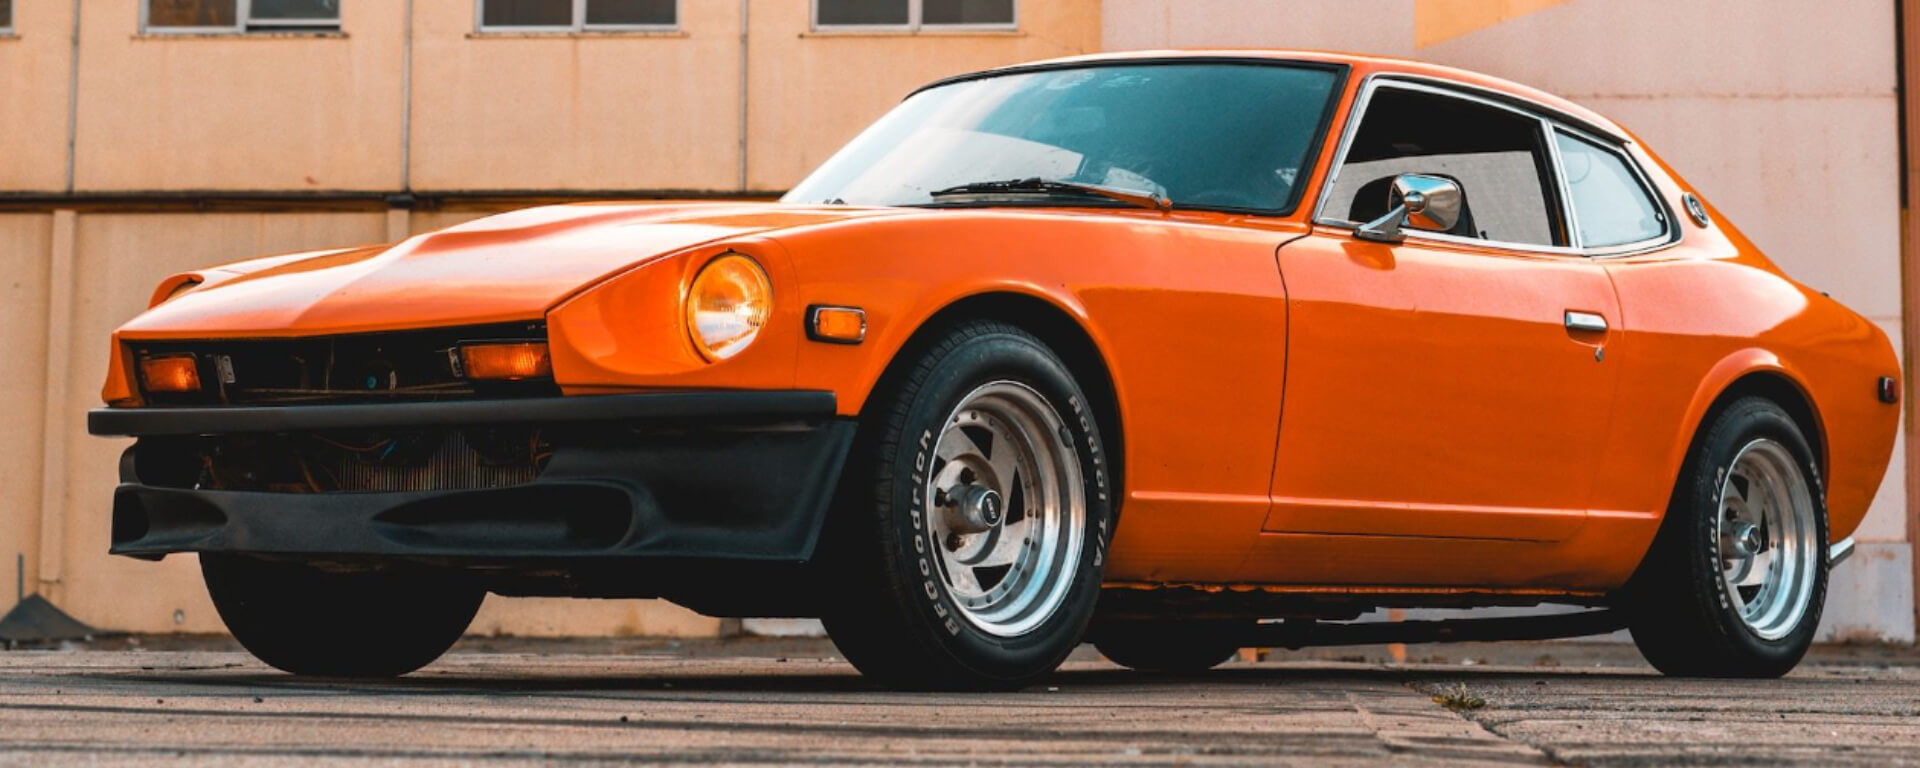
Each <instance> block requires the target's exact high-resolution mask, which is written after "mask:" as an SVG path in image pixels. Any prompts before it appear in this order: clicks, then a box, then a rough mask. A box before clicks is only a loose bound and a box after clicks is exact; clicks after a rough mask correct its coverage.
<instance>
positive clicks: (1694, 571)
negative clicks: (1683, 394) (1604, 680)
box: [1624, 397, 1828, 677]
mask: <svg viewBox="0 0 1920 768" xmlns="http://www.w3.org/2000/svg"><path fill="white" fill-rule="evenodd" d="M1693 451H1694V453H1693V455H1692V456H1690V457H1689V458H1688V461H1687V463H1686V469H1685V474H1684V475H1683V477H1682V478H1681V481H1680V485H1679V487H1678V488H1676V489H1675V491H1674V497H1673V503H1672V505H1671V507H1670V508H1669V509H1668V510H1667V520H1666V521H1665V522H1664V523H1662V524H1661V529H1660V534H1659V536H1658V537H1657V538H1656V539H1655V541H1654V545H1653V548H1652V550H1651V551H1649V552H1648V553H1647V559H1646V561H1645V562H1644V563H1642V564H1641V567H1640V572H1639V573H1637V574H1635V575H1634V579H1633V582H1632V583H1631V584H1629V585H1628V588H1627V590H1626V604H1625V606H1624V607H1626V608H1627V609H1628V615H1629V616H1630V623H1629V625H1628V629H1629V630H1630V631H1631V633H1632V635H1633V641H1634V644H1635V645H1637V646H1638V647H1639V648H1640V652H1641V654H1642V655H1643V656H1645V657H1646V659H1647V661H1648V662H1649V663H1651V664H1652V665H1653V666H1654V667H1655V668H1656V669H1659V670H1660V671H1661V672H1664V673H1666V674H1669V675H1676V676H1695V677H1779V676H1781V675H1784V674H1786V673H1787V672H1788V671H1790V670H1792V669H1793V667H1794V666H1795V665H1797V664H1799V662H1800V658H1801V657H1802V656H1804V655H1805V654H1806V652H1807V648H1808V646H1810V645H1812V644H1813V635H1814V632H1815V631H1816V630H1817V629H1818V628H1819V625H1820V610H1821V607H1822V605H1823V604H1824V603H1825V602H1826V592H1827V565H1828V563H1827V548H1828V543H1827V513H1826V493H1825V489H1824V488H1823V487H1822V486H1821V483H1820V475H1819V472H1818V469H1817V467H1818V465H1816V464H1815V463H1814V461H1813V451H1812V450H1811V448H1810V447H1809V446H1808V444H1807V440H1806V437H1805V436H1804V435H1802V434H1801V432H1800V428H1799V426H1798V425H1796V424H1795V423H1794V421H1793V419H1792V418H1791V417H1790V416H1788V415H1787V413H1786V411H1784V410H1782V409H1781V408H1780V406H1778V405H1775V404H1774V403H1773V402H1771V401H1768V400H1764V399H1760V398H1753V397H1749V398H1744V399H1741V400H1738V401H1735V402H1733V403H1732V404H1730V405H1729V406H1727V408H1726V409H1724V410H1723V411H1721V412H1720V414H1719V415H1718V416H1717V417H1715V419H1714V420H1713V422H1712V423H1711V424H1710V425H1709V426H1708V427H1707V431H1706V432H1705V433H1703V434H1702V435H1701V436H1700V438H1699V440H1698V442H1697V443H1696V444H1695V446H1694V448H1693Z"/></svg>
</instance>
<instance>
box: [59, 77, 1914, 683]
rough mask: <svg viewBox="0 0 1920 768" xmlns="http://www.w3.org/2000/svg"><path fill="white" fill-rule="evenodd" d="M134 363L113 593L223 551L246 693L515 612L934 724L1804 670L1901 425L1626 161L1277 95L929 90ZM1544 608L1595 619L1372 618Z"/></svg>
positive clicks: (1536, 108)
mask: <svg viewBox="0 0 1920 768" xmlns="http://www.w3.org/2000/svg"><path fill="white" fill-rule="evenodd" d="M112 355H113V357H112V365H111V369H110V373H109V375H108V378H107V382H106V387H105V400H106V404H107V407H105V408H102V409H98V410H95V411H94V412H93V413H92V414H91V415H90V421H89V423H90V428H91V430H92V431H93V432H94V433H96V434H100V435H119V436H133V437H136V438H138V439H137V440H136V441H135V442H133V443H132V445H131V446H130V447H129V448H128V449H127V451H126V453H125V457H124V459H123V460H122V462H121V470H120V471H121V484H120V486H119V487H118V489H117V490H115V492H114V496H113V512H112V514H113V525H112V537H113V538H112V551H113V552H115V553H118V554H122V555H129V556H133V557H141V558H151V559H158V558H161V557H164V556H166V555H169V554H174V553H189V552H191V553H197V554H198V556H199V559H200V565H201V568H202V570H203V572H204V574H205V578H206V583H207V587H208V590H209V591H210V593H211V595H212V598H213V602H214V605H215V606H216V607H217V608H218V610H219V613H220V616H221V617H222V618H223V619H224V620H225V622H226V624H227V626H228V627H229V628H230V629H231V630H232V632H233V634H234V636H235V637H237V638H238V639H239V641H240V642H241V643H242V644H243V645H244V646H246V648H247V649H248V650H250V651H251V652H253V653H254V654H255V655H257V656H258V657H259V658H260V659H262V660H264V661H266V662H267V663H268V664H271V665H273V666H276V667H279V668H281V669H284V670H287V671H290V672H294V673H299V674H307V675H330V676H383V675H397V674H404V673H406V672H409V671H411V670H414V669H416V668H418V667H420V666H422V665H425V664H427V663H429V662H431V661H432V660H433V659H435V658H436V657H438V656H439V655H440V654H441V653H443V652H444V651H445V650H446V649H447V648H448V647H449V646H450V645H451V644H452V643H453V642H454V640H455V639H456V638H457V637H459V636H460V634H461V633H462V632H463V631H464V630H465V628H466V627H467V625H468V623H469V622H470V621H471V620H472V618H473V616H474V614H475V611H476V609H477V608H478V606H479V605H480V602H481V598H482V597H483V596H484V595H485V594H487V593H488V592H493V593H497V594H502V595H566V596H579V597H616V598H639V597H663V598H666V599H669V600H672V601H675V602H677V603H680V604H682V605H686V606H689V607H692V608H694V609H696V610H698V611H701V612H704V613H707V614H711V615H715V616H790V617H819V618H821V619H822V620H824V622H825V625H826V628H827V631H828V632H829V633H830V634H831V636H832V639H833V641H834V642H835V643H836V644H837V645H838V647H839V648H840V649H841V650H842V651H843V652H844V654H845V655H846V658H847V659H848V660H849V661H851V662H852V663H853V664H854V665H855V666H856V667H858V668H859V669H860V670H861V671H862V672H864V673H866V674H867V675H870V676H872V677H875V678H878V679H880V680H882V681H884V682H885V683H887V684H890V685H896V686H902V687H913V688H975V689H978V688H996V689H998V688H1013V687H1019V686H1022V685H1026V684H1029V683H1031V682H1033V681H1035V680H1037V679H1040V678H1041V677H1042V676H1044V675H1047V674H1049V673H1050V672H1051V671H1052V670H1053V669H1054V668H1055V667H1056V666H1057V665H1058V664H1059V663H1060V661H1061V660H1062V659H1063V658H1065V657H1066V656H1067V654H1068V653H1069V652H1070V651H1071V650H1072V649H1073V648H1074V647H1075V645H1076V644H1077V643H1080V642H1081V641H1082V640H1083V639H1086V640H1090V641H1091V642H1093V643H1095V644H1096V645H1097V647H1098V648H1099V650H1100V651H1102V652H1103V653H1104V654H1105V655H1106V656H1107V657H1109V658H1111V659H1112V660H1114V661H1116V662H1119V663H1120V664H1124V665H1127V666H1130V667H1134V668H1140V669H1162V670H1180V669H1185V670H1199V669H1205V668H1208V667H1211V666H1213V665H1215V664H1218V663H1220V662H1222V661H1224V660H1226V659H1227V658H1229V657H1230V656H1232V654H1233V652H1234V651H1235V649H1237V648H1239V647H1241V646H1244V645H1294V646H1298V645H1313V644H1319V643H1341V642H1361V641H1367V642H1373V641H1383V640H1396V639H1397V640H1433V639H1445V638H1463V637H1479V638H1499V637H1544V636H1554V635H1571V634H1580V633H1592V632H1604V631H1610V630H1613V629H1617V628H1621V627H1624V628H1626V629H1628V630H1630V631H1631V633H1632V636H1633V639H1634V641H1635V642H1636V643H1637V644H1638V645H1639V647H1640V649H1641V650H1642V651H1643V652H1644V654H1645V656H1646V658H1647V659H1648V660H1649V661H1650V662H1651V663H1652V664H1653V665H1654V666H1656V667H1658V668H1659V669H1661V670H1663V671H1665V672H1667V673H1670V674H1677V675H1716V676H1753V677H1764V676H1775V675H1780V674H1783V673H1785V672H1786V671H1788V670H1789V669H1791V668H1792V667H1793V666H1794V665H1795V664H1796V663H1797V662H1798V661H1799V659H1800V658H1801V656H1802V654H1803V653H1804V652H1805V650H1806V649H1807V647H1808V644H1809V643H1810V642H1811V641H1812V638H1813V633H1814V630H1815V628H1816V625H1817V624H1818V623H1819V619H1820V613H1821V607H1822V605H1823V603H1824V601H1825V596H1826V595H1825V590H1826V588H1827V578H1828V572H1829V569H1830V568H1832V567H1833V566H1834V565H1835V564H1836V563H1837V562H1838V561H1839V560H1840V559H1842V558H1843V557H1844V556H1845V555H1846V554H1847V553H1848V552H1849V551H1851V542H1852V540H1851V539H1850V538H1848V537H1849V536H1850V535H1851V534H1852V532H1853V531H1854V530H1855V528H1856V527H1857V526H1859V524H1860V521H1861V518H1862V516H1863V515H1864V514H1865V512H1866V510H1867V506H1868V503H1869V501H1871V499H1872V497H1873V495H1874V493H1875V491H1876V489H1877V488H1878V486H1879V484H1880V481H1881V477H1882V475H1883V473H1884V472H1885V470H1886V467H1887V463H1888V457H1889V454H1890V451H1891V449H1892V447H1893V441H1894V431H1895V426H1896V424H1897V422H1898V421H1899V418H1900V409H1899V407H1898V406H1897V405H1896V404H1895V403H1896V402H1897V401H1898V400H1899V396H1900V392H1901V383H1900V380H1899V376H1900V373H1899V371H1900V367H1899V364H1898V362H1897V361H1896V358H1895V356H1894V353H1893V349H1892V347H1891V346H1890V345H1889V344H1888V341H1887V338H1886V336H1885V335H1884V334H1883V333H1882V332H1881V331H1880V330H1879V329H1878V328H1877V327H1876V326H1875V325H1874V324H1873V323H1871V322H1868V321H1867V320H1866V319H1863V318H1862V317H1861V316H1860V315H1858V314H1856V313H1854V312H1852V311H1850V310H1848V309H1847V308H1846V307H1844V306H1841V305H1840V304H1839V303H1838V302H1836V301H1834V300H1833V299H1830V298H1828V297H1827V296H1826V295H1824V294H1822V293H1821V292H1820V291H1818V290H1814V289H1811V288H1808V287H1806V286H1803V285H1801V284H1799V283H1797V282H1795V281H1794V280H1792V279H1791V278H1789V277H1787V276H1785V275H1784V274H1782V273H1781V272H1780V270H1779V269H1778V268H1776V267H1775V266H1774V265H1773V264H1772V263H1771V262H1770V261H1768V259H1767V258H1766V257H1765V256H1763V255H1762V254H1761V253H1760V251H1759V250H1757V249H1756V248H1755V247H1754V245H1753V244H1752V243H1751V242H1749V241H1748V240H1747V239H1746V238H1744V237H1742V236H1741V235H1740V233H1739V232H1738V231H1737V230H1735V229H1734V227H1733V226H1732V225H1731V224H1730V223H1728V222H1727V221H1726V220H1725V219H1724V218H1723V217H1721V216H1720V215H1719V214H1718V213H1717V212H1716V211H1715V209H1714V208H1712V207H1711V206H1709V205H1708V204H1707V203H1706V202H1704V201H1703V200H1702V199H1701V197H1700V195H1699V194H1698V193H1697V192H1696V191H1695V190H1694V189H1693V188H1691V187H1689V186H1688V185H1687V184H1686V182H1684V181H1682V180H1681V179H1680V178H1679V177H1677V176H1676V175H1674V173H1673V172H1672V171H1671V170H1670V169H1668V168H1667V167H1666V166H1665V165H1664V164H1663V163H1662V162H1661V161H1660V160H1658V159H1657V158H1655V157H1654V155H1653V154H1652V153H1651V152H1650V151H1648V150H1647V148H1646V147H1644V146H1643V145H1642V144H1641V143H1640V142H1638V141H1637V140H1635V139H1634V138H1633V136H1631V135H1630V134H1629V133H1627V132H1626V131H1625V130H1623V129H1622V128H1621V127H1620V126H1618V125H1616V124H1614V123H1613V122H1611V121H1609V120H1608V119H1606V118H1604V117H1602V116H1600V115H1597V114H1595V113H1593V112H1591V111H1588V110H1586V109H1584V108H1581V107H1579V106H1577V105H1575V104H1572V103H1569V102H1568V101H1565V100H1563V99H1560V98H1556V97H1554V96H1550V95H1548V94H1545V93H1542V92H1539V91H1536V90H1533V89H1530V88H1526V87H1523V86H1519V85H1515V84H1513V83H1509V82H1505V81H1501V80H1496V79H1493V78H1489V77H1485V76H1481V75H1476V74H1471V73H1467V72H1462V71H1459V70H1455V69H1449V68H1444V67H1437V66H1429V65H1425V64H1419V63H1412V62H1405V61H1394V60H1386V59H1378V58H1368V57H1358V56H1343V55H1331V54H1309V53H1292V52H1272V51H1246V52H1207V53H1180V52H1157V53H1139V54H1126V55H1110V56H1097V57H1089V58H1078V59H1068V60H1061V61H1051V62H1043V63H1038V64H1031V65H1025V66H1015V67H1008V68H1004V69H996V70H992V71H987V72H980V73H977V74H970V75H965V76H961V77H955V78H952V79H949V80H945V81H942V82H938V83H934V84H932V85H929V86H927V87H925V88H923V89H921V90H919V91H918V92H916V93H914V94H912V95H911V96H909V97H908V98H907V99H906V100H905V101H904V102H903V103H901V104H900V105H899V106H898V108H896V109H894V110H893V111H892V112H891V113H890V114H888V115H886V116H885V117H883V118H881V119H880V121H879V122H877V123H875V124H874V125H873V126H872V127H871V128H869V129H868V130H867V131H866V132H864V133H863V134H861V135H860V136H859V137H858V138H857V139H855V140H854V141H853V142H852V143H851V144H849V145H848V146H847V147H846V148H845V149H843V150H841V151H840V152H839V153H838V154H836V155H834V156H833V157H832V158H831V159H830V160H828V161H827V162H826V163H825V164H824V165H823V166H821V167H820V168H819V169H818V170H817V171H816V172H814V173H813V174H812V175H811V176H809V177H808V178H807V179H806V180H804V181H803V182H801V183H800V184H799V185H798V186H797V187H795V188H794V189H793V190H792V191H791V192H790V193H789V194H787V196H786V197H785V198H784V199H783V200H781V201H779V202H738V201H707V202H691V203H625V202H621V203H602V204H584V205H566V206H556V207H545V208H536V209H531V210H523V211H518V212H514V213H507V214H504V215H499V216H493V217H491V218H484V219H480V220H477V221H473V222H470V223H466V224H462V225H459V226H455V227H452V228H450V229H446V230H443V231H439V232H434V233H431V234H425V235H420V236H418V237H413V238H410V239H408V240H405V241H403V242H400V243H397V244H389V245H380V246H375V247H367V248H355V249H349V250H332V251H323V252H314V253H301V254H294V255H287V256H275V257H269V258H263V259H257V260H253V261H245V262H240V263H237V264H233V265H230V266H224V267H215V268H210V269H205V270H201V271H197V272H189V273H185V274H181V275H176V276H174V277H171V278H169V279H167V280H166V281H165V282H163V283H162V284H161V285H160V286H159V287H158V289H157V290H156V291H155V292H154V295H153V302H152V307H151V308H150V309H149V310H147V311H146V312H145V313H144V314H141V315H140V316H138V317H137V318H135V319H133V320H132V321H131V322H128V323H127V324H126V325H125V326H123V327H122V328H120V329H119V331H118V332H117V333H116V334H115V336H114V338H113V342H112ZM1537 604H1564V605H1571V606H1579V607H1584V608H1586V609H1589V610H1586V611H1584V612H1576V613H1573V614H1570V615H1561V616H1557V617H1547V618H1545V619H1486V620H1481V623H1479V624H1474V623H1473V622H1472V621H1471V620H1469V621H1468V622H1466V623H1465V624H1460V625H1454V624H1447V623H1443V624H1439V625H1435V624H1433V623H1432V622H1425V621H1408V622H1402V623H1399V624H1379V623H1368V622H1355V621H1353V620H1354V619H1356V618H1358V617H1361V616H1363V615H1364V614H1367V613H1369V612H1371V611H1373V610H1375V609H1378V608H1382V607H1446V608H1463V607H1477V606H1493V605H1508V606H1512V605H1537ZM1543 622H1545V623H1543Z"/></svg>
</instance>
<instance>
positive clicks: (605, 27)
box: [473, 0, 686, 35]
mask: <svg viewBox="0 0 1920 768" xmlns="http://www.w3.org/2000/svg"><path fill="white" fill-rule="evenodd" d="M685 10H686V0H673V23H672V24H588V23H587V0H573V23H572V24H569V25H567V26H556V25H552V24H545V25H538V26H535V25H517V24H513V25H504V26H489V25H488V24H487V0H473V29H474V32H476V33H478V34H482V35H516V34H519V35H578V34H587V33H595V32H678V31H680V19H681V18H682V16H681V14H682V13H683V12H684V11H685Z"/></svg>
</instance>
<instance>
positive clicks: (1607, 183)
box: [1554, 133, 1667, 248]
mask: <svg viewBox="0 0 1920 768" xmlns="http://www.w3.org/2000/svg"><path fill="white" fill-rule="evenodd" d="M1554 139H1555V140H1556V141H1558V142H1560V162H1561V163H1562V165H1564V166H1565V169H1566V174H1567V191H1568V194H1570V195H1572V197H1573V219H1574V222H1575V223H1576V224H1578V225H1579V227H1580V243H1581V244H1582V245H1584V246H1586V247H1588V248H1605V247H1607V246H1610V245H1626V244H1628V243H1637V242H1640V241H1642V240H1651V239H1653V238H1656V237H1659V236H1661V235H1663V234H1666V231H1667V225H1666V222H1664V221H1661V214H1660V209H1659V207H1657V206H1655V205H1654V204H1653V201H1652V200H1649V199H1648V198H1647V191H1646V188H1645V187H1642V186H1641V185H1640V181H1639V179H1637V178H1635V177H1634V174H1633V170H1632V169H1630V168H1628V167H1627V161H1626V160H1625V159H1623V158H1621V157H1620V156H1619V155H1616V154H1614V153H1612V152H1609V151H1607V150H1604V149H1601V148H1599V147H1596V146H1594V145H1592V144H1589V143H1587V142H1586V141H1584V140H1582V139H1576V138H1574V137H1572V136H1568V135H1566V134H1564V133H1556V134H1555V135H1554Z"/></svg>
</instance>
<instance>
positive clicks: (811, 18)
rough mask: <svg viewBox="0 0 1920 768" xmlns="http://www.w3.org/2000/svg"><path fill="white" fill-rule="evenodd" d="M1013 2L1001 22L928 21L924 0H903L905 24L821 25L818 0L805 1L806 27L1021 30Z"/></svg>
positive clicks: (1017, 2)
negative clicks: (1010, 15)
mask: <svg viewBox="0 0 1920 768" xmlns="http://www.w3.org/2000/svg"><path fill="white" fill-rule="evenodd" d="M1012 2H1013V19H1012V20H1011V21H1008V22H1006V23H1004V24H992V23H990V24H927V23H925V22H924V21H923V20H922V19H923V18H924V16H925V8H926V3H927V0H906V3H907V23H905V24H822V23H820V0H808V3H807V5H808V11H807V28H808V29H810V30H812V31H814V32H911V33H914V34H920V33H923V32H928V31H933V32H1014V31H1018V30H1019V29H1020V0H1012Z"/></svg>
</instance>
